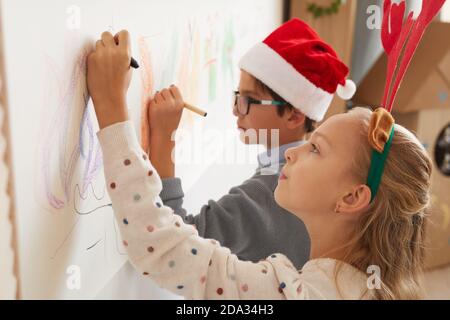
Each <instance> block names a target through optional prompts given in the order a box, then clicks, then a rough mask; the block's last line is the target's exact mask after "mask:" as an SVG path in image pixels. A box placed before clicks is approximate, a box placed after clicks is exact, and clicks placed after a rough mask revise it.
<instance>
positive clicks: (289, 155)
mask: <svg viewBox="0 0 450 320" xmlns="http://www.w3.org/2000/svg"><path fill="white" fill-rule="evenodd" d="M284 157H285V158H286V162H287V163H291V162H294V161H295V148H289V149H287V150H286V151H285V152H284Z"/></svg>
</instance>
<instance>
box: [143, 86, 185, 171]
mask: <svg viewBox="0 0 450 320" xmlns="http://www.w3.org/2000/svg"><path fill="white" fill-rule="evenodd" d="M183 108H184V102H183V98H182V97H181V93H180V91H179V90H178V88H177V87H176V86H171V87H170V88H168V89H164V90H162V91H161V92H157V93H156V94H155V96H154V97H153V99H151V100H150V101H149V104H148V123H149V126H150V150H149V151H150V152H149V153H150V154H149V155H150V161H151V162H152V164H153V166H154V167H155V169H156V171H158V173H159V176H160V177H161V178H163V179H164V178H171V177H174V176H175V163H174V160H175V159H174V158H173V157H174V153H173V152H172V151H173V150H174V148H175V142H174V141H173V140H172V134H173V133H174V132H175V131H176V130H177V129H178V125H179V124H180V120H181V115H182V113H183Z"/></svg>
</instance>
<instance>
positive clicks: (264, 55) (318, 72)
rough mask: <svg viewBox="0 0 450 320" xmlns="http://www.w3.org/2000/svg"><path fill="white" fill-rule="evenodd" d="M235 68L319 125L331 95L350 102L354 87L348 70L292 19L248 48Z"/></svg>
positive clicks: (296, 20)
mask: <svg viewBox="0 0 450 320" xmlns="http://www.w3.org/2000/svg"><path fill="white" fill-rule="evenodd" d="M239 67H240V68H241V69H242V70H244V71H247V72H248V73H250V74H251V75H253V76H254V77H255V78H257V79H259V80H260V81H262V82H263V83H264V84H265V85H267V86H268V87H269V88H271V89H272V90H273V91H275V92H276V93H277V94H279V95H280V96H281V97H283V99H285V100H286V101H287V102H289V103H290V104H291V105H292V106H294V107H295V108H297V109H299V110H300V111H301V112H302V113H304V114H305V115H306V116H307V117H308V118H310V119H312V120H315V121H321V120H322V119H323V117H324V116H325V113H326V112H327V110H328V107H329V106H330V104H331V101H332V100H333V95H334V93H337V94H338V96H340V97H341V98H342V99H345V100H348V99H350V98H351V97H352V96H353V95H354V94H355V91H356V85H355V83H354V82H353V81H351V80H346V79H345V78H346V76H347V75H348V72H349V70H348V67H347V66H346V65H345V64H344V63H343V62H342V61H341V60H340V59H339V57H338V56H337V54H336V52H335V51H334V50H333V48H331V46H329V45H328V44H327V43H325V42H324V41H323V40H321V39H320V38H319V36H318V35H317V33H316V32H315V31H314V30H313V29H312V28H311V27H310V26H308V25H307V24H306V23H305V22H303V21H301V20H299V19H292V20H290V21H289V22H286V23H285V24H283V25H282V26H281V27H279V28H278V29H276V30H275V31H274V32H273V33H272V34H270V35H269V36H268V37H267V38H266V39H265V40H264V41H263V42H262V43H258V44H256V45H255V46H254V47H253V48H251V49H250V50H249V51H248V52H247V53H246V54H245V55H244V56H243V57H242V59H241V61H240V62H239Z"/></svg>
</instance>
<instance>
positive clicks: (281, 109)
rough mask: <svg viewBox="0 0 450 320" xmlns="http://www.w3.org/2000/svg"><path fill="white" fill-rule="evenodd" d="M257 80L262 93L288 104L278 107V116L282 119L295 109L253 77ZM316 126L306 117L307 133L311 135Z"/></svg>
mask: <svg viewBox="0 0 450 320" xmlns="http://www.w3.org/2000/svg"><path fill="white" fill-rule="evenodd" d="M253 78H254V79H255V83H256V86H257V87H258V88H259V89H261V90H262V92H264V93H268V94H270V96H271V97H272V99H274V100H277V101H280V102H285V103H287V105H282V106H277V113H278V115H279V116H280V117H281V116H283V115H284V113H285V112H286V110H292V109H294V107H293V106H292V105H291V104H290V103H289V102H287V101H286V100H285V99H283V98H282V97H280V95H279V94H278V93H276V92H275V91H273V90H272V89H270V88H269V87H268V86H267V85H265V84H264V83H262V82H261V81H260V80H259V79H256V78H255V77H253ZM315 124H316V122H315V121H314V120H312V119H310V118H308V117H307V116H306V115H305V132H306V133H311V132H313V131H314V129H315Z"/></svg>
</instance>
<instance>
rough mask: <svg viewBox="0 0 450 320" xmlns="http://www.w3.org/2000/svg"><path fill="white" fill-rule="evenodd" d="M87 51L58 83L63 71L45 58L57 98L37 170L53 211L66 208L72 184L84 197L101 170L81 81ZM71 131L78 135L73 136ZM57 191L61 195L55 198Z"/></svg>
mask: <svg viewBox="0 0 450 320" xmlns="http://www.w3.org/2000/svg"><path fill="white" fill-rule="evenodd" d="M87 52H88V51H87V50H86V49H83V50H82V51H81V52H80V54H79V55H78V56H77V57H76V59H75V61H74V63H73V64H72V65H73V68H72V72H71V74H70V77H69V79H68V81H66V82H64V81H61V79H62V78H63V73H64V72H65V70H62V71H61V72H59V71H58V69H57V68H56V65H55V63H54V62H53V61H52V60H51V59H50V58H48V59H47V63H48V66H49V69H50V71H51V73H52V76H53V77H54V79H56V87H57V89H56V90H54V88H52V89H53V91H52V92H50V93H49V94H56V95H57V96H56V99H57V104H58V107H57V109H56V111H55V113H54V114H53V116H52V121H51V122H50V125H49V126H48V128H47V130H46V135H45V141H44V143H43V147H42V148H41V150H42V153H41V166H40V167H41V169H42V174H43V188H44V189H45V192H44V193H45V196H46V199H47V202H48V204H49V205H50V206H51V207H53V208H55V209H62V208H64V207H66V206H67V204H68V203H69V202H70V201H71V197H72V194H73V188H74V185H75V184H78V185H80V186H81V190H80V192H81V195H82V196H84V194H85V193H86V191H87V189H88V188H87V187H88V185H90V184H91V183H92V182H93V181H94V179H95V177H96V176H97V175H98V173H99V172H100V170H101V168H102V153H101V149H100V145H99V142H98V140H97V137H96V135H95V128H94V122H93V121H94V120H93V119H92V116H91V112H92V104H90V103H89V96H88V94H87V87H86V80H85V79H86V57H87ZM50 87H51V84H50ZM49 100H50V98H49V97H48V96H47V97H46V101H45V103H46V105H49ZM52 101H53V100H52ZM77 123H78V125H76V124H77ZM71 129H72V130H73V131H71ZM75 130H76V131H78V132H76V133H75V135H74V131H75ZM75 137H77V138H76V139H75ZM52 156H55V157H56V159H55V157H52ZM55 160H56V161H55ZM55 168H57V170H56V171H55V170H54V169H55ZM77 168H78V171H77ZM55 172H57V173H56V176H55ZM76 172H82V174H81V177H79V176H78V175H77V177H76V178H78V179H79V180H80V181H77V183H74V179H75V176H76ZM57 182H59V185H58V184H57ZM61 188H62V190H63V195H62V196H61V195H59V194H60V190H61Z"/></svg>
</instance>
